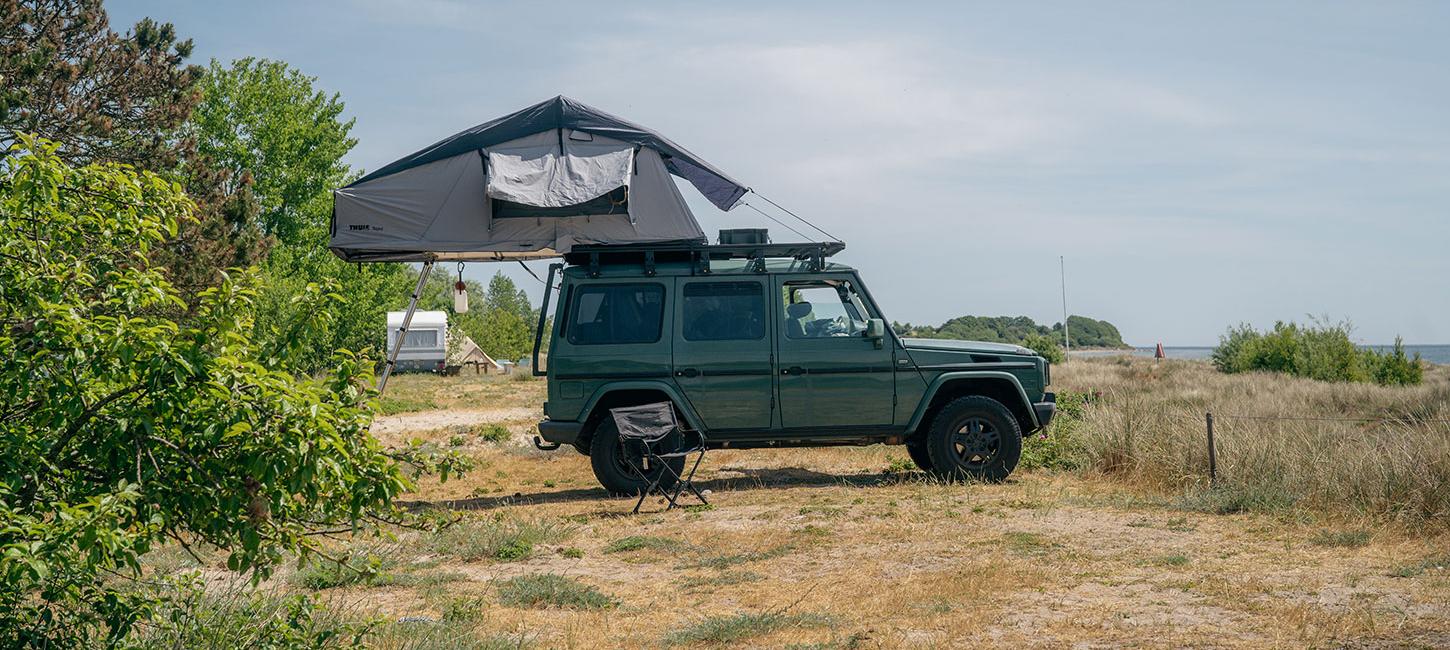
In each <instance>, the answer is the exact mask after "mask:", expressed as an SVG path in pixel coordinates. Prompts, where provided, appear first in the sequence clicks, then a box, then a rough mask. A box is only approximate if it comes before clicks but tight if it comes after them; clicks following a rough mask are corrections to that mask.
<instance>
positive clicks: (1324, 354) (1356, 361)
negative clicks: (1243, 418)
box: [1213, 321, 1424, 386]
mask: <svg viewBox="0 0 1450 650" xmlns="http://www.w3.org/2000/svg"><path fill="white" fill-rule="evenodd" d="M1350 329H1351V328H1350V326H1349V324H1347V323H1338V324H1324V323H1316V324H1315V325H1312V326H1307V327H1306V326H1300V325H1297V324H1295V323H1284V322H1282V321H1281V322H1278V323H1275V324H1274V328H1273V329H1271V330H1269V331H1266V332H1259V331H1257V330H1255V329H1254V328H1252V327H1250V326H1248V325H1239V326H1237V327H1230V328H1229V329H1228V331H1227V332H1225V333H1224V335H1223V336H1221V337H1219V344H1218V347H1217V348H1214V351H1213V365H1214V367H1215V368H1217V369H1218V370H1219V371H1221V372H1227V373H1237V372H1251V371H1266V372H1282V373H1288V374H1291V375H1295V376H1299V377H1308V378H1310V379H1317V380H1320V381H1335V382H1354V381H1359V382H1368V381H1372V382H1375V383H1377V384H1381V385H1396V386H1404V385H1414V384H1419V383H1420V382H1421V381H1422V380H1423V379H1424V364H1422V363H1421V362H1420V356H1419V355H1418V354H1416V355H1415V356H1414V357H1413V358H1411V357H1408V356H1406V355H1405V349H1404V344H1403V342H1402V341H1401V340H1400V339H1399V338H1398V337H1397V338H1396V339H1395V345H1394V348H1393V349H1392V350H1391V351H1389V352H1379V351H1376V350H1370V349H1360V348H1358V347H1356V346H1355V345H1354V342H1353V341H1351V340H1350V338H1349V333H1350Z"/></svg>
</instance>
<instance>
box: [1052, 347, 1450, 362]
mask: <svg viewBox="0 0 1450 650" xmlns="http://www.w3.org/2000/svg"><path fill="white" fill-rule="evenodd" d="M1359 347H1360V348H1363V349H1370V350H1377V351H1381V352H1385V351H1389V350H1393V349H1394V347H1395V346H1393V345H1361V346H1359ZM1155 350H1156V348H1151V347H1144V348H1138V347H1135V348H1133V349H1131V350H1073V351H1071V352H1069V353H1068V354H1071V355H1072V356H1075V357H1111V356H1116V355H1119V354H1131V355H1133V356H1135V357H1151V356H1153V353H1154V351H1155ZM1417 352H1418V353H1419V354H1420V358H1421V359H1424V360H1425V361H1427V362H1429V363H1436V364H1447V365H1450V345H1444V344H1438V345H1410V344H1408V343H1407V344H1405V354H1407V355H1410V356H1414V355H1415V353H1417ZM1163 354H1164V356H1167V357H1168V358H1169V359H1199V360H1208V359H1209V358H1211V357H1212V356H1213V347H1211V346H1210V347H1201V346H1167V345H1165V346H1163Z"/></svg>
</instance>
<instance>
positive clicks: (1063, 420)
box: [1018, 390, 1087, 470]
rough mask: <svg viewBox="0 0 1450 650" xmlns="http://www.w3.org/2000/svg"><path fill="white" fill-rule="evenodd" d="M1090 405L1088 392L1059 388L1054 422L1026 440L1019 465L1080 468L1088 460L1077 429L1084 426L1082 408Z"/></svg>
mask: <svg viewBox="0 0 1450 650" xmlns="http://www.w3.org/2000/svg"><path fill="white" fill-rule="evenodd" d="M1086 406H1087V393H1081V392H1074V391H1067V390H1064V391H1058V392H1057V413H1056V414H1054V415H1053V416H1052V423H1051V424H1049V425H1047V428H1046V429H1044V430H1042V431H1040V432H1038V433H1037V434H1036V435H1033V436H1028V438H1027V439H1026V440H1025V441H1023V442H1024V443H1025V444H1023V445H1022V458H1021V460H1020V461H1018V465H1019V466H1020V467H1022V468H1023V469H1067V470H1070V469H1077V468H1079V467H1082V466H1083V465H1084V464H1085V463H1086V462H1087V460H1086V458H1085V457H1084V455H1083V446H1082V441H1081V440H1080V439H1079V435H1080V434H1079V432H1078V430H1079V429H1080V428H1081V427H1082V418H1083V409H1084V408H1086Z"/></svg>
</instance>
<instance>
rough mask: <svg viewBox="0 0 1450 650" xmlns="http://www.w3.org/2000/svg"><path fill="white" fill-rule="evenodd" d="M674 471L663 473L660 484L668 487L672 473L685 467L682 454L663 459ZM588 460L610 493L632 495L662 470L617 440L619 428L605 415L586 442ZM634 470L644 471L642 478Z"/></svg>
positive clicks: (676, 472)
mask: <svg viewBox="0 0 1450 650" xmlns="http://www.w3.org/2000/svg"><path fill="white" fill-rule="evenodd" d="M665 462H667V463H669V464H670V466H671V468H672V469H674V471H675V472H674V474H669V473H665V474H664V480H662V481H660V487H662V488H666V489H668V488H671V487H674V485H675V475H676V474H679V473H680V472H681V471H682V470H684V468H685V459H684V458H670V459H666V461H665ZM589 464H590V465H593V466H594V478H597V479H599V484H600V485H603V486H604V489H606V490H609V492H610V494H614V495H618V496H635V495H638V494H639V493H640V492H641V491H643V490H644V489H645V488H647V487H649V482H650V481H652V480H654V479H655V478H656V477H658V476H660V475H661V472H664V471H665V468H664V466H663V465H650V464H649V463H648V462H646V460H645V459H644V458H642V457H640V455H639V453H638V450H637V449H636V448H635V446H634V445H630V446H629V447H626V446H625V445H624V444H622V443H621V442H620V440H619V429H618V428H616V427H615V425H614V418H610V417H606V418H604V419H603V420H601V421H600V422H599V426H598V427H595V429H594V439H593V440H591V441H590V443H589ZM635 470H638V471H639V472H641V473H643V474H644V476H645V478H640V476H639V475H638V474H636V473H635Z"/></svg>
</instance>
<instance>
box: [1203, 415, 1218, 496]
mask: <svg viewBox="0 0 1450 650" xmlns="http://www.w3.org/2000/svg"><path fill="white" fill-rule="evenodd" d="M1203 419H1204V422H1205V423H1206V424H1207V425H1208V487H1210V488H1211V487H1214V486H1215V484H1217V483H1218V457H1217V454H1216V452H1215V451H1214V444H1213V412H1212V411H1209V412H1207V413H1204V414H1203Z"/></svg>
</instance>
